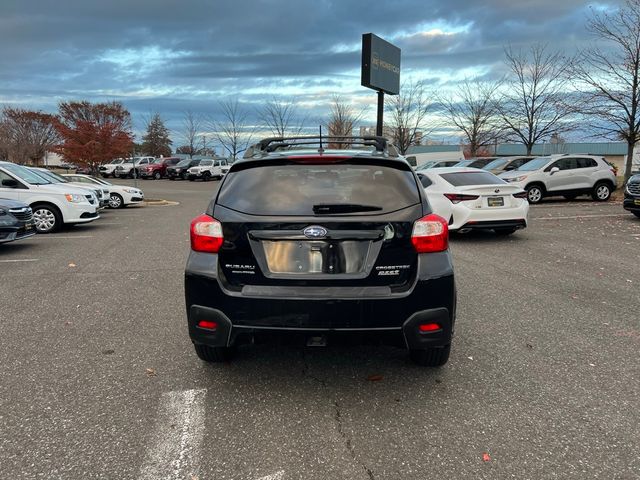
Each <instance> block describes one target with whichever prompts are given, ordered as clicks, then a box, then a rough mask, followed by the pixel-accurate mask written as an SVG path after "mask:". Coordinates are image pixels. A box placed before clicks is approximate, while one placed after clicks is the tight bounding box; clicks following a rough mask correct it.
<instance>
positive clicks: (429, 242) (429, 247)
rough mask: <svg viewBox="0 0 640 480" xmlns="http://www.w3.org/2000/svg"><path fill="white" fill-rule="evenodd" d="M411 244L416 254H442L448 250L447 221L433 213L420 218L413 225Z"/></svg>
mask: <svg viewBox="0 0 640 480" xmlns="http://www.w3.org/2000/svg"><path fill="white" fill-rule="evenodd" d="M411 243H413V247H414V248H415V249H416V252H418V253H429V252H444V251H445V250H446V249H447V248H449V226H448V225H447V221H446V220H445V219H444V218H442V217H441V216H439V215H436V214H435V213H431V214H429V215H427V216H426V217H422V218H421V219H420V220H418V221H417V222H416V223H414V224H413V232H412V233H411Z"/></svg>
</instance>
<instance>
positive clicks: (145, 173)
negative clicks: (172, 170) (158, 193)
mask: <svg viewBox="0 0 640 480" xmlns="http://www.w3.org/2000/svg"><path fill="white" fill-rule="evenodd" d="M179 162H180V159H179V158H178V157H163V158H156V159H155V160H154V161H153V162H152V163H150V164H148V165H147V166H146V167H140V169H139V171H140V178H153V179H155V180H160V179H161V178H164V177H166V176H167V168H168V167H172V166H173V165H176V164H178V163H179Z"/></svg>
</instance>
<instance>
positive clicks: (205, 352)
mask: <svg viewBox="0 0 640 480" xmlns="http://www.w3.org/2000/svg"><path fill="white" fill-rule="evenodd" d="M193 347H194V348H195V350H196V355H198V358H199V359H200V360H204V361H205V362H212V363H213V362H228V361H230V360H231V359H232V358H233V356H234V355H235V353H236V348H235V347H210V346H208V345H200V344H197V343H194V344H193Z"/></svg>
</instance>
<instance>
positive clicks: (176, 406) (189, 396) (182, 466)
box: [138, 389, 207, 480]
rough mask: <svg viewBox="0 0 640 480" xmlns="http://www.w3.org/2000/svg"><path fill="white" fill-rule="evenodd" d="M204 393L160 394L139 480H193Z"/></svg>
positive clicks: (196, 463) (202, 428)
mask: <svg viewBox="0 0 640 480" xmlns="http://www.w3.org/2000/svg"><path fill="white" fill-rule="evenodd" d="M206 393H207V391H206V390H205V389H200V390H185V391H179V392H167V393H163V394H162V398H161V403H160V410H159V412H158V417H157V419H156V428H155V431H154V436H153V444H152V445H151V446H150V448H149V449H148V450H147V455H146V459H145V462H144V463H143V465H142V468H141V469H140V476H139V477H138V478H139V479H140V480H157V479H163V480H169V479H171V480H174V479H175V480H178V479H184V478H194V477H195V478H197V475H198V469H199V460H200V458H199V453H200V452H199V450H200V444H201V443H202V438H203V434H204V419H205V409H204V400H205V396H206Z"/></svg>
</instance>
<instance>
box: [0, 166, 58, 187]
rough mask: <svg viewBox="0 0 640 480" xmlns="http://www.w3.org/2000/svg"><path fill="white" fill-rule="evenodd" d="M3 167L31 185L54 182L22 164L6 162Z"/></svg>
mask: <svg viewBox="0 0 640 480" xmlns="http://www.w3.org/2000/svg"><path fill="white" fill-rule="evenodd" d="M2 167H3V168H4V169H5V170H6V171H7V172H9V173H12V174H13V175H15V176H16V177H18V178H20V179H21V180H24V181H25V182H27V183H28V184H30V185H48V184H50V183H52V182H50V181H49V180H47V179H46V178H45V177H43V176H42V175H38V174H37V173H35V172H33V171H31V170H29V169H28V168H26V167H22V166H20V165H15V164H12V163H9V164H4V165H2Z"/></svg>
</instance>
